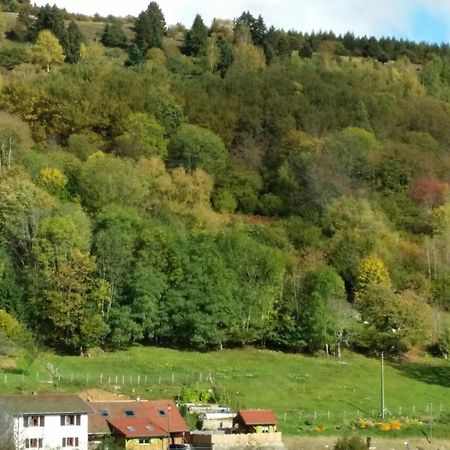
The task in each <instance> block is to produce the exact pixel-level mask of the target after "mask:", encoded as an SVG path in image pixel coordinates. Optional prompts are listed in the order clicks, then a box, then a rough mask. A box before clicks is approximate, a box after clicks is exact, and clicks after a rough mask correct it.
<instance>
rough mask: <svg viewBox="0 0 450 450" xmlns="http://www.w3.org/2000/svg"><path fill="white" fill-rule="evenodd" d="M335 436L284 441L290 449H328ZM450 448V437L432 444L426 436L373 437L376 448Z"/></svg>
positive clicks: (397, 449)
mask: <svg viewBox="0 0 450 450" xmlns="http://www.w3.org/2000/svg"><path fill="white" fill-rule="evenodd" d="M336 439H337V438H335V437H317V438H309V437H289V436H288V437H286V436H285V437H283V441H284V443H285V445H286V447H287V449H288V450H326V449H332V448H333V445H334V443H335V442H336ZM406 442H407V443H408V445H409V449H410V450H417V449H421V450H450V437H449V439H448V440H445V441H444V440H442V439H441V440H433V441H432V442H431V444H429V443H428V442H427V440H426V439H425V438H411V439H383V438H377V437H375V438H372V447H371V448H373V449H374V450H375V449H376V450H407V449H408V446H407V445H406Z"/></svg>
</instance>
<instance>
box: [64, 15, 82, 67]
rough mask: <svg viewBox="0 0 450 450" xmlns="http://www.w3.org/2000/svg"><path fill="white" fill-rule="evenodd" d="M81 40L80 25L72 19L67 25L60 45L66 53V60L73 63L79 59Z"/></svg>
mask: <svg viewBox="0 0 450 450" xmlns="http://www.w3.org/2000/svg"><path fill="white" fill-rule="evenodd" d="M82 42H83V35H82V34H81V30H80V27H79V26H78V25H77V24H76V22H75V21H74V20H72V21H71V22H70V24H69V26H68V27H67V32H66V36H65V38H64V40H63V41H62V46H63V49H64V53H65V55H66V61H67V62H68V63H71V64H74V63H77V62H78V61H79V60H80V48H81V43H82Z"/></svg>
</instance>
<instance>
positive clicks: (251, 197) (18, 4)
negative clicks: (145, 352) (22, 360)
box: [0, 0, 450, 356]
mask: <svg viewBox="0 0 450 450" xmlns="http://www.w3.org/2000/svg"><path fill="white" fill-rule="evenodd" d="M0 6H1V7H2V8H3V11H4V12H3V13H2V16H1V18H0V35H1V36H2V37H1V42H0V67H1V73H0V88H1V91H0V330H1V333H2V342H14V341H16V340H19V341H20V340H21V339H24V336H27V339H30V336H31V339H37V340H38V341H39V342H41V343H42V344H46V345H49V346H51V347H53V348H55V349H58V350H60V351H64V352H70V353H78V352H80V351H83V350H84V349H87V348H90V347H93V346H97V345H100V346H104V347H106V348H118V347H123V346H128V345H130V344H132V343H142V344H156V345H164V346H176V347H180V348H196V349H204V350H208V349H217V348H222V347H224V346H238V345H247V344H253V345H260V346H266V347H270V348H276V349H282V350H285V351H294V352H297V351H302V352H311V353H313V352H317V351H326V352H334V353H335V354H339V353H340V349H341V347H343V346H347V347H350V348H352V349H353V350H356V351H361V352H364V353H368V354H370V353H373V352H377V351H385V352H388V353H392V354H401V353H403V352H406V351H408V350H409V349H413V348H414V349H417V348H418V349H422V350H429V351H432V352H433V353H435V354H438V355H441V356H446V355H447V353H448V351H449V349H450V328H449V327H450V320H449V315H448V311H449V309H450V266H449V262H450V219H449V217H450V197H449V193H450V189H449V188H450V170H449V169H450V128H449V126H448V124H449V123H450V103H449V102H450V48H449V47H448V46H447V45H441V46H437V45H429V44H426V43H414V42H409V41H403V40H396V39H393V38H382V39H375V38H373V37H370V38H367V37H355V36H354V35H353V34H351V33H347V34H345V35H344V36H336V35H334V34H333V33H331V32H330V33H317V34H314V33H313V34H305V33H302V32H294V31H289V32H285V31H283V30H277V29H274V28H273V27H272V28H268V27H267V26H266V25H265V22H264V19H263V18H262V17H261V16H259V17H254V16H252V15H251V14H250V13H248V12H244V13H243V14H242V15H241V16H240V17H238V18H235V19H234V20H226V19H216V20H214V21H213V23H212V24H211V25H210V26H209V27H208V26H207V25H206V24H205V23H204V22H203V19H202V18H201V17H200V16H199V15H197V16H196V18H195V20H194V22H193V24H192V26H191V27H190V28H186V27H184V26H183V25H180V24H177V25H173V26H168V25H167V24H166V22H165V18H164V13H163V11H162V10H161V8H160V7H159V6H158V4H156V3H155V2H152V3H150V4H149V6H148V8H147V9H146V10H144V11H142V12H141V13H140V14H139V16H138V17H137V18H135V19H133V18H126V19H121V18H115V17H107V18H100V17H95V18H87V17H83V16H75V15H72V14H69V13H67V12H66V11H62V10H60V9H58V8H57V7H56V6H50V5H46V6H44V7H41V8H37V7H33V6H31V5H30V4H29V3H28V2H27V1H16V0H6V1H5V0H2V1H0ZM93 30H94V31H93ZM5 345H6V344H5Z"/></svg>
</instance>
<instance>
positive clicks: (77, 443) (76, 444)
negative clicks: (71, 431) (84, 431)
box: [75, 438, 80, 447]
mask: <svg viewBox="0 0 450 450" xmlns="http://www.w3.org/2000/svg"><path fill="white" fill-rule="evenodd" d="M79 442H80V440H79V438H75V447H78V446H79V445H80V443H79Z"/></svg>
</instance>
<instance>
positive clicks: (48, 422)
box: [0, 394, 92, 450]
mask: <svg viewBox="0 0 450 450" xmlns="http://www.w3.org/2000/svg"><path fill="white" fill-rule="evenodd" d="M90 413H92V410H91V409H90V408H89V406H88V405H87V404H86V403H85V402H84V401H83V400H82V399H81V398H80V397H79V396H78V395H69V394H67V395H66V394H52V395H50V394H49V395H17V396H5V397H2V398H1V399H0V415H1V416H2V421H3V422H4V423H7V424H9V425H8V428H9V429H10V430H12V433H13V442H14V444H15V448H16V450H28V449H49V450H50V449H61V450H88V414H90Z"/></svg>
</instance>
